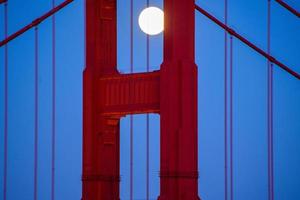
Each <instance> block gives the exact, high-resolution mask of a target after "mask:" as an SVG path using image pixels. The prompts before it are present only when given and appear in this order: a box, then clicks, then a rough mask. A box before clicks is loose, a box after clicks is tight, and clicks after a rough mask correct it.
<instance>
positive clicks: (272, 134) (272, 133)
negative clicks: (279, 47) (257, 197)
mask: <svg viewBox="0 0 300 200" xmlns="http://www.w3.org/2000/svg"><path fill="white" fill-rule="evenodd" d="M270 86H271V112H270V116H271V124H270V125H271V127H270V128H271V183H272V187H271V194H272V200H274V198H275V197H274V132H273V122H274V120H273V102H274V101H273V91H274V90H273V88H274V87H273V63H271V81H270Z"/></svg>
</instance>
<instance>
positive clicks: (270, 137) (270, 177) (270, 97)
mask: <svg viewBox="0 0 300 200" xmlns="http://www.w3.org/2000/svg"><path fill="white" fill-rule="evenodd" d="M267 46H268V47H267V51H268V54H270V53H271V1H270V0H268V14H267ZM267 67H268V75H267V76H268V77H267V82H268V84H267V85H268V91H267V93H268V95H267V96H268V97H267V101H268V103H267V105H268V108H267V112H268V114H267V116H268V120H267V121H268V197H269V200H273V199H274V186H273V183H274V181H273V63H271V62H270V61H269V60H268V61H267Z"/></svg>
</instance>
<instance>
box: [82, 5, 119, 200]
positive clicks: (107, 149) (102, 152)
mask: <svg viewBox="0 0 300 200" xmlns="http://www.w3.org/2000/svg"><path fill="white" fill-rule="evenodd" d="M116 40H117V35H116V0H86V68H85V70H84V74H83V174H82V183H83V187H82V190H83V191H82V194H83V195H82V199H83V200H119V171H120V170H119V160H120V159H119V116H117V115H106V116H105V115H103V113H102V105H103V104H101V102H100V100H101V95H102V94H101V93H100V92H99V84H100V83H99V78H100V77H103V76H106V75H114V74H118V73H117V70H116V66H117V65H116V61H117V51H116Z"/></svg>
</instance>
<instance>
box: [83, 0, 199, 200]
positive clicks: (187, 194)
mask: <svg viewBox="0 0 300 200" xmlns="http://www.w3.org/2000/svg"><path fill="white" fill-rule="evenodd" d="M164 10H165V31H164V61H163V64H162V66H161V70H160V71H155V72H147V73H139V74H127V75H124V74H120V73H119V72H118V71H117V69H116V63H117V62H116V61H117V53H116V50H117V49H116V48H117V42H116V40H117V33H116V31H117V29H116V23H117V19H116V0H87V1H86V68H85V70H84V74H83V95H84V97H83V98H84V99H83V104H84V107H83V175H82V181H83V193H82V198H83V200H119V199H120V197H119V181H120V174H119V173H120V166H119V165H120V149H119V146H120V130H119V124H120V118H121V117H123V116H125V115H128V114H139V113H159V114H160V116H161V161H160V164H161V167H160V180H161V181H160V183H161V184H160V196H159V197H158V199H160V200H179V199H180V200H198V199H199V197H198V155H197V152H198V151H197V141H198V139H197V67H196V65H195V62H194V34H195V33H194V32H195V30H194V0H165V1H164Z"/></svg>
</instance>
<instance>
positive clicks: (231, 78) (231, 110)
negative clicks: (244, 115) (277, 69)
mask: <svg viewBox="0 0 300 200" xmlns="http://www.w3.org/2000/svg"><path fill="white" fill-rule="evenodd" d="M233 189H234V188H233V39H232V35H230V200H233V196H234V195H233V191H234V190H233Z"/></svg>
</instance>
